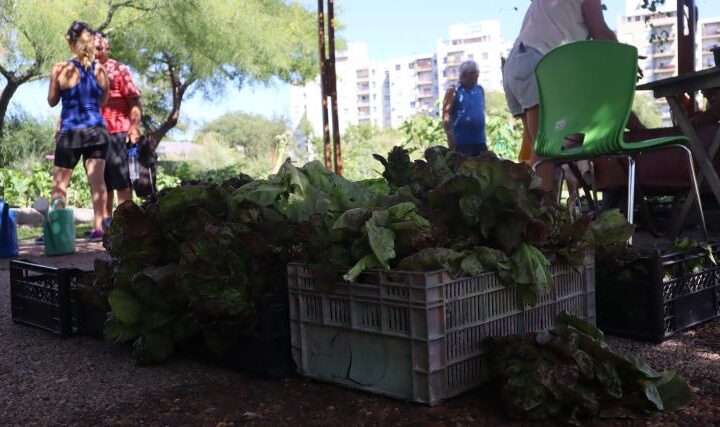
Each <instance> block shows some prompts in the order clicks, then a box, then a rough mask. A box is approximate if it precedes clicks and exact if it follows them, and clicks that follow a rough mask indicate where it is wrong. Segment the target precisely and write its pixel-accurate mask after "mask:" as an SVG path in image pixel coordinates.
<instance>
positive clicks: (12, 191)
mask: <svg viewBox="0 0 720 427" xmlns="http://www.w3.org/2000/svg"><path fill="white" fill-rule="evenodd" d="M52 169H53V166H52V164H51V163H50V162H43V163H33V164H31V165H29V166H27V167H26V168H25V169H22V170H16V169H10V168H0V198H2V199H4V200H6V201H7V202H8V203H9V204H10V206H15V207H28V206H30V205H32V203H33V202H34V201H35V199H37V198H38V197H43V198H45V199H47V200H50V193H51V191H52ZM179 182H180V180H179V179H178V178H176V177H174V176H171V175H167V174H165V173H163V172H162V170H160V171H159V172H158V176H157V187H158V190H162V189H164V188H168V187H174V186H177V185H178V184H179ZM67 204H68V206H74V207H78V208H90V207H92V197H91V195H90V187H89V185H88V180H87V175H86V173H85V168H84V167H83V166H82V165H81V164H78V165H77V166H76V167H75V169H74V170H73V173H72V177H71V178H70V186H69V187H68V192H67Z"/></svg>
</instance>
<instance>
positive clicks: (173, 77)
mask: <svg viewBox="0 0 720 427" xmlns="http://www.w3.org/2000/svg"><path fill="white" fill-rule="evenodd" d="M164 57H165V63H166V64H167V66H168V70H167V75H168V79H169V80H170V85H171V87H172V108H171V109H170V112H168V114H167V116H165V120H164V121H163V122H162V123H161V124H160V126H159V127H158V128H157V129H154V130H151V131H150V132H149V135H150V140H151V142H152V147H153V149H156V148H157V146H158V145H160V141H161V140H162V139H163V138H164V137H165V135H166V134H167V133H168V132H170V130H171V129H172V128H174V127H175V126H176V125H177V122H178V118H179V117H180V105H181V104H182V101H183V97H184V96H185V92H186V91H187V89H188V88H189V87H190V85H192V84H193V83H195V78H193V77H188V78H187V80H186V81H185V82H184V83H183V82H181V81H180V76H178V75H177V74H176V71H175V63H174V61H173V58H172V56H170V55H167V54H164Z"/></svg>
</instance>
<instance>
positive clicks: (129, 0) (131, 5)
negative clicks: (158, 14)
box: [95, 0, 155, 31]
mask: <svg viewBox="0 0 720 427" xmlns="http://www.w3.org/2000/svg"><path fill="white" fill-rule="evenodd" d="M108 4H109V7H108V12H107V15H105V20H104V21H103V22H102V24H100V25H98V26H97V28H95V30H96V31H104V30H105V29H106V28H107V27H108V25H110V22H112V19H113V16H114V15H115V12H117V11H118V10H120V9H122V8H124V7H127V8H128V9H135V10H142V11H145V12H149V11H152V10H154V9H155V8H154V7H143V6H139V5H137V4H135V2H134V1H133V0H126V1H123V2H120V3H113V2H112V0H108Z"/></svg>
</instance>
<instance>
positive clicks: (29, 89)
mask: <svg viewBox="0 0 720 427" xmlns="http://www.w3.org/2000/svg"><path fill="white" fill-rule="evenodd" d="M666 1H674V0H666ZM301 3H302V4H304V5H306V6H307V7H308V8H309V9H311V10H315V8H316V7H317V1H312V0H301ZM603 3H604V4H605V5H606V6H607V10H606V11H605V20H606V21H607V23H608V25H609V26H610V27H611V28H613V29H615V28H616V26H617V25H616V20H617V17H618V16H620V15H622V14H624V12H625V0H604V2H603ZM528 4H529V1H528V0H445V1H442V2H441V1H438V0H337V1H335V17H336V18H337V20H338V21H339V22H340V23H341V25H342V26H343V28H342V30H340V31H337V32H336V37H342V38H344V39H345V40H347V41H349V42H365V43H367V45H368V54H369V56H370V57H371V58H373V59H376V60H386V59H389V58H392V57H395V56H405V55H412V54H414V53H428V52H433V51H434V49H435V44H436V42H437V41H438V40H440V39H444V38H447V31H448V26H450V25H451V24H457V23H468V22H477V21H482V20H487V19H497V20H499V21H500V24H501V31H502V35H503V38H504V39H505V40H508V41H512V40H513V39H514V38H515V36H516V35H517V33H518V31H519V29H520V24H521V23H522V18H523V15H524V12H525V10H526V8H527V5H528ZM696 4H697V6H698V8H699V10H700V17H701V18H702V17H704V16H705V17H711V16H720V0H696ZM46 96H47V80H40V81H37V82H33V83H29V84H25V85H23V86H21V87H20V89H18V91H17V93H16V94H15V96H14V97H13V101H12V102H13V104H19V105H20V106H21V107H22V108H24V109H25V110H26V111H28V112H30V113H32V114H34V115H36V116H39V117H46V116H53V117H57V116H58V115H59V114H60V109H59V108H60V107H59V106H58V107H55V108H54V109H50V108H49V107H48V106H47V102H46V100H45V98H46ZM233 111H243V112H251V113H255V114H260V115H263V116H266V117H286V118H287V117H289V114H290V89H289V86H288V85H287V84H283V83H280V82H271V83H270V84H267V85H264V84H255V85H249V86H245V87H244V88H242V89H241V90H237V89H235V88H234V87H233V88H228V90H227V91H226V93H225V95H224V96H222V97H221V98H220V99H217V98H216V99H213V100H206V99H203V97H202V96H200V95H198V96H196V97H194V98H191V99H188V100H185V101H183V105H182V107H181V121H183V122H185V123H188V124H189V126H190V131H189V132H186V133H185V134H178V133H176V134H175V135H173V137H174V139H188V138H190V137H191V132H192V130H194V129H196V128H197V127H199V126H200V125H202V123H203V122H205V121H210V120H212V119H214V118H216V117H219V116H220V115H222V114H224V113H227V112H233Z"/></svg>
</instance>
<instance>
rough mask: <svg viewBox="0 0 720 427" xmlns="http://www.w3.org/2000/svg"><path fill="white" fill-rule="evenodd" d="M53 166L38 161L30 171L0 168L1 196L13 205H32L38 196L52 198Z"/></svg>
mask: <svg viewBox="0 0 720 427" xmlns="http://www.w3.org/2000/svg"><path fill="white" fill-rule="evenodd" d="M51 167H52V166H51V165H50V164H49V163H36V164H33V165H32V166H31V169H30V170H29V171H20V170H14V169H9V168H0V198H3V199H4V200H5V201H7V202H8V203H9V204H10V205H11V206H15V207H26V206H30V205H31V204H32V203H33V202H34V201H35V199H36V198H37V197H45V198H47V199H49V198H50V190H52V177H51V175H50V173H51V169H50V168H51Z"/></svg>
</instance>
